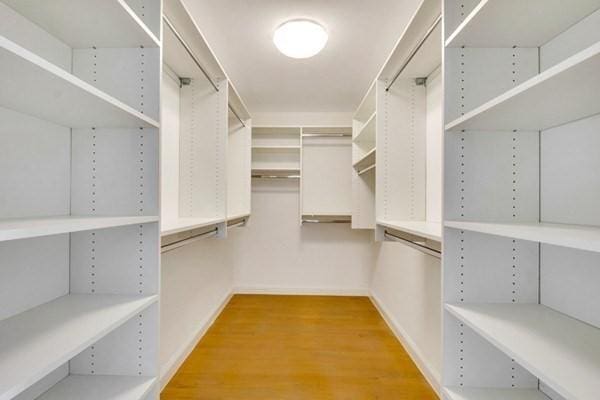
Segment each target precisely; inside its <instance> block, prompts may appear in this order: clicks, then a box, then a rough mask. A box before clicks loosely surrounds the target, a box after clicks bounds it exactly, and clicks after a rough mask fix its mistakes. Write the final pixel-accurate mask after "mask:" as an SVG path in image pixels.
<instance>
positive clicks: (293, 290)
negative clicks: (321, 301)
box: [233, 286, 369, 296]
mask: <svg viewBox="0 0 600 400" xmlns="http://www.w3.org/2000/svg"><path fill="white" fill-rule="evenodd" d="M233 292H234V293H235V294H272V295H298V296H369V289H366V288H365V289H339V288H302V287H281V286H237V287H234V288H233Z"/></svg>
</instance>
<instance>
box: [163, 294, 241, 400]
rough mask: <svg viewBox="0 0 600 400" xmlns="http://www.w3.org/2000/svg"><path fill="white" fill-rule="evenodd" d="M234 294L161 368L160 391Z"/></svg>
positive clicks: (229, 295) (224, 298) (228, 296)
mask: <svg viewBox="0 0 600 400" xmlns="http://www.w3.org/2000/svg"><path fill="white" fill-rule="evenodd" d="M232 296H233V293H232V292H229V293H227V294H226V295H225V296H223V299H222V300H221V302H220V303H219V306H218V307H217V308H216V309H215V310H214V311H213V312H212V313H211V314H210V315H209V316H208V317H207V318H206V319H205V320H204V321H203V322H202V323H200V324H199V326H198V329H197V330H196V331H195V332H194V333H193V334H192V335H191V336H190V338H189V340H186V341H185V343H183V344H182V345H181V346H180V347H179V349H178V350H177V351H176V352H175V354H173V356H172V357H171V358H170V359H169V361H168V362H167V363H166V365H165V366H162V367H161V371H160V390H161V391H162V390H163V389H164V388H165V386H167V384H168V383H169V381H170V380H171V378H173V376H174V375H175V373H176V372H177V370H178V369H179V367H181V365H182V364H183V362H184V361H185V360H186V358H188V356H189V355H190V353H191V352H192V350H194V347H196V345H197V344H198V342H200V339H202V337H203V336H204V335H205V334H206V332H207V331H208V329H209V328H210V327H211V326H212V324H213V323H214V322H215V320H216V319H217V317H218V316H219V315H220V314H221V312H222V311H223V309H224V308H225V306H226V305H227V303H229V300H231V297H232Z"/></svg>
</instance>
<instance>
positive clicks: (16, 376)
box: [0, 294, 158, 400]
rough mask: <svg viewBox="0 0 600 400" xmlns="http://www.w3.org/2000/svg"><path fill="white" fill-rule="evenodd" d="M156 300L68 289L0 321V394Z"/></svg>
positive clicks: (2, 399) (2, 398)
mask: <svg viewBox="0 0 600 400" xmlns="http://www.w3.org/2000/svg"><path fill="white" fill-rule="evenodd" d="M157 300H158V296H120V295H84V294H72V295H67V296H63V297H59V298H58V299H56V300H54V301H51V302H49V303H46V304H42V305H40V306H38V307H35V308H33V309H31V310H29V311H26V312H23V313H21V314H18V315H16V316H14V317H12V318H8V319H5V320H3V321H0V337H1V338H2V340H1V341H0V400H8V399H12V398H13V397H14V396H16V395H17V394H19V393H21V392H22V391H23V390H25V389H27V388H28V387H29V386H31V385H32V384H34V383H35V382H37V381H38V380H39V379H41V378H43V377H44V376H46V375H47V374H48V373H50V372H52V371H53V370H54V369H56V368H58V367H59V366H60V365H62V364H64V363H65V362H67V361H69V360H70V359H71V358H73V357H74V356H76V355H77V354H79V353H80V352H81V351H83V350H84V349H85V348H87V347H88V346H90V345H92V344H93V343H95V342H97V341H98V340H99V339H101V338H102V337H104V336H105V335H107V334H108V333H110V332H111V331H112V330H114V329H116V328H118V327H119V326H120V325H121V324H123V323H124V322H126V321H127V320H128V319H130V318H131V317H132V316H134V315H136V314H137V313H139V312H140V311H142V310H144V309H145V308H146V307H148V306H150V305H151V304H153V303H155V302H156V301H157ZM86 398H87V397H86Z"/></svg>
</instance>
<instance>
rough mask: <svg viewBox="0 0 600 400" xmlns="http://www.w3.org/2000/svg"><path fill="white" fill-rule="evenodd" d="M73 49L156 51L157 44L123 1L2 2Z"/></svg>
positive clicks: (148, 30)
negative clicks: (147, 49) (124, 48)
mask: <svg viewBox="0 0 600 400" xmlns="http://www.w3.org/2000/svg"><path fill="white" fill-rule="evenodd" d="M4 3H6V4H7V5H9V6H10V7H11V8H13V9H14V10H15V11H17V12H18V13H20V14H22V15H24V16H25V17H27V19H29V20H30V21H33V22H35V23H36V24H37V25H39V26H40V27H42V28H43V29H44V30H46V31H47V32H49V33H51V34H52V35H53V36H55V37H57V38H58V39H60V40H61V41H63V42H64V43H67V44H68V45H69V46H70V47H73V48H90V47H92V46H96V47H132V48H133V47H139V46H145V47H159V46H160V41H159V40H158V39H157V37H156V35H154V33H152V32H151V31H150V29H148V27H147V26H146V25H145V24H144V23H143V22H142V20H141V19H140V18H139V17H138V16H137V15H136V14H135V13H134V12H133V10H132V9H131V8H130V7H129V5H127V3H126V2H125V1H124V0H110V1H102V2H98V1H96V0H60V1H42V2H40V1H36V0H4Z"/></svg>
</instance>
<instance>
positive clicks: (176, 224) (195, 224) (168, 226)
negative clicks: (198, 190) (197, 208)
mask: <svg viewBox="0 0 600 400" xmlns="http://www.w3.org/2000/svg"><path fill="white" fill-rule="evenodd" d="M225 221H226V218H197V217H180V218H178V219H177V220H174V221H161V226H160V234H161V236H168V235H173V234H176V233H181V232H186V231H191V230H193V229H200V228H206V227H208V226H211V225H217V224H220V223H223V222H225Z"/></svg>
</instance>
